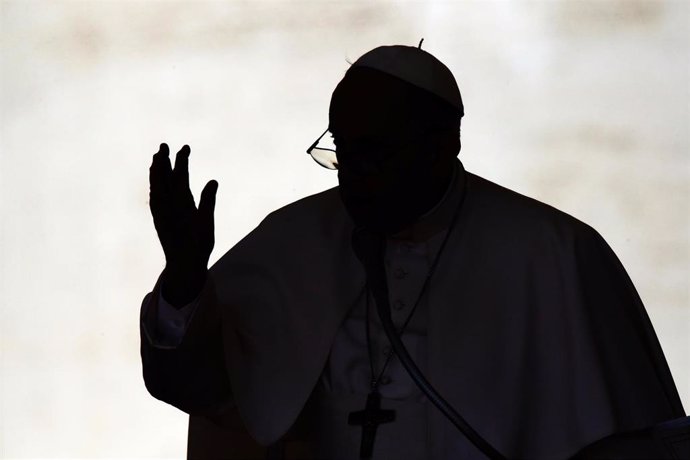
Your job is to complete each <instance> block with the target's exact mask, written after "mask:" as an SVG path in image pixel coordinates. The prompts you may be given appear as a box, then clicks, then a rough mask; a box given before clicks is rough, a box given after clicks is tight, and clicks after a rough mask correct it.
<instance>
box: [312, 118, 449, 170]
mask: <svg viewBox="0 0 690 460" xmlns="http://www.w3.org/2000/svg"><path fill="white" fill-rule="evenodd" d="M438 129H439V128H438V127H435V128H431V129H428V130H427V131H426V132H425V133H423V134H422V135H420V136H417V137H414V138H411V139H408V140H407V141H404V142H402V143H400V144H398V145H395V146H392V145H387V144H381V143H378V145H377V147H376V148H375V150H376V151H377V153H378V155H370V156H368V158H367V159H368V160H369V161H370V162H374V163H377V164H378V163H380V162H382V161H384V162H385V161H387V160H389V159H392V158H394V157H395V155H393V154H394V153H395V152H396V151H401V150H403V149H405V148H406V147H412V146H414V145H416V144H417V143H419V142H420V141H424V140H426V139H428V135H429V134H430V133H431V132H433V131H436V130H438ZM327 133H328V134H329V135H328V136H326V134H327ZM350 147H353V146H350ZM360 147H363V146H360ZM364 149H365V148H362V150H364ZM348 150H350V149H349V148H348ZM366 150H371V146H369V147H368V148H366ZM307 153H308V154H309V155H311V157H312V158H313V159H314V161H316V162H317V163H318V164H319V165H321V166H323V167H324V168H327V169H330V170H337V169H338V156H337V153H336V145H335V140H334V137H333V133H331V132H330V128H327V129H326V131H324V132H323V133H322V134H321V135H320V136H319V137H318V139H316V140H315V141H314V143H313V144H311V145H310V146H309V148H308V149H307Z"/></svg>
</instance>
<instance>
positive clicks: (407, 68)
mask: <svg viewBox="0 0 690 460" xmlns="http://www.w3.org/2000/svg"><path fill="white" fill-rule="evenodd" d="M352 67H369V68H371V69H375V70H378V71H380V72H384V73H387V74H389V75H392V76H394V77H397V78H399V79H401V80H403V81H405V82H407V83H409V84H411V85H413V86H416V87H418V88H421V89H423V90H425V91H428V92H430V93H432V94H434V95H436V96H438V97H440V98H441V99H443V100H444V101H446V102H448V103H449V104H451V105H452V106H453V107H455V108H456V109H458V110H459V111H460V116H463V115H464V107H463V105H462V98H461V97H460V90H459V89H458V84H457V83H456V81H455V77H453V74H452V73H451V71H450V69H448V67H446V66H445V65H444V64H443V63H442V62H441V61H439V60H438V59H436V58H435V57H434V56H432V55H431V54H430V53H428V52H426V51H425V50H423V49H421V42H420V47H414V46H404V45H390V46H379V47H377V48H374V49H373V50H371V51H369V52H367V53H365V54H363V55H362V56H361V57H360V58H359V59H357V60H356V61H355V62H354V63H352Z"/></svg>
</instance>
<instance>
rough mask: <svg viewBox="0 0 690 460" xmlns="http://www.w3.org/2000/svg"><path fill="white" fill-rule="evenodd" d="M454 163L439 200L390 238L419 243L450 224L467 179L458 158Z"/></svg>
mask: <svg viewBox="0 0 690 460" xmlns="http://www.w3.org/2000/svg"><path fill="white" fill-rule="evenodd" d="M454 165H455V166H454V168H453V177H452V178H451V180H450V183H449V184H448V188H447V189H446V193H445V194H444V195H443V197H442V198H441V200H440V201H439V202H438V203H437V204H436V205H435V206H434V207H433V208H431V209H430V210H429V211H427V212H426V213H425V214H423V215H422V216H421V217H420V218H419V219H417V220H416V221H415V222H414V223H413V224H412V225H410V226H409V227H407V228H405V229H403V230H401V231H400V232H398V233H396V234H395V235H392V236H391V237H390V239H391V240H393V241H408V242H413V243H420V242H423V241H427V240H428V239H430V238H431V237H432V236H434V235H436V234H437V233H439V232H440V231H442V230H445V229H447V228H448V227H449V226H450V222H451V220H452V219H453V214H454V213H455V210H456V209H457V207H458V206H459V204H460V200H461V198H462V193H463V189H464V186H465V181H466V180H467V174H466V172H465V168H464V167H463V165H462V162H461V161H460V159H457V160H456V161H455V163H454Z"/></svg>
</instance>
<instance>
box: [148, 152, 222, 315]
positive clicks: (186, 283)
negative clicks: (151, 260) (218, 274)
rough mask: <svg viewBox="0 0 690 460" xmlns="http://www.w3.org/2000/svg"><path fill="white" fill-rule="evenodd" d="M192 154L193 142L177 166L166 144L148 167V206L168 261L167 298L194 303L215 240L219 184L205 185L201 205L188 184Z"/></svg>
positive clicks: (179, 157) (180, 156)
mask: <svg viewBox="0 0 690 460" xmlns="http://www.w3.org/2000/svg"><path fill="white" fill-rule="evenodd" d="M189 153H190V149H189V146H188V145H185V146H183V147H182V148H181V149H180V151H179V152H177V155H176V157H175V169H172V168H171V166H170V158H169V149H168V145H167V144H165V143H163V144H161V145H160V148H159V150H158V152H157V153H155V154H154V155H153V161H152V162H151V167H150V168H149V185H150V192H149V206H150V208H151V215H152V216H153V224H154V226H155V227H156V232H157V233H158V239H159V240H160V242H161V246H162V247H163V252H164V253H165V260H166V278H167V283H165V284H167V286H165V284H164V296H165V297H166V298H167V297H173V298H175V299H174V300H178V301H189V300H191V299H188V298H187V297H189V296H190V295H191V296H192V299H193V297H194V296H193V295H192V294H194V293H196V292H198V289H200V286H198V284H199V282H200V281H201V280H200V278H202V273H203V277H205V274H206V267H207V265H208V259H209V257H210V256H211V252H212V251H213V246H214V244H215V238H214V219H213V211H214V208H215V203H216V191H217V190H218V182H216V181H215V180H211V181H209V182H208V183H207V184H206V186H205V187H204V189H203V190H202V192H201V198H200V199H199V208H198V209H197V207H196V206H195V204H194V197H193V196H192V192H191V190H190V188H189V166H188V165H189ZM202 279H203V278H202ZM166 291H167V292H166ZM166 293H168V294H169V296H166ZM176 306H177V305H176Z"/></svg>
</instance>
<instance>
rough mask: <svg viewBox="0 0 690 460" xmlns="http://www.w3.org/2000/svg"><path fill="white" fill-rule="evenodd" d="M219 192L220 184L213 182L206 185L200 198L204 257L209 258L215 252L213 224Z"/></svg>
mask: <svg viewBox="0 0 690 460" xmlns="http://www.w3.org/2000/svg"><path fill="white" fill-rule="evenodd" d="M217 190H218V182H216V181H214V180H211V181H209V182H208V184H206V186H205V187H204V189H203V190H202V191H201V198H199V212H198V222H199V231H200V235H199V236H200V238H201V246H202V248H203V249H202V250H203V251H204V255H205V256H206V257H208V256H209V255H210V254H211V252H212V251H213V246H214V244H215V236H214V233H215V229H214V222H213V209H214V208H215V207H216V191H217Z"/></svg>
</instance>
